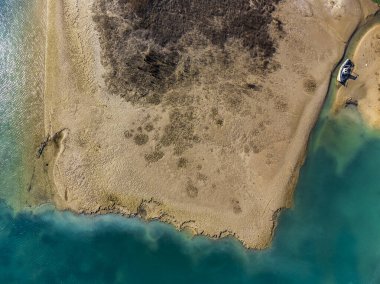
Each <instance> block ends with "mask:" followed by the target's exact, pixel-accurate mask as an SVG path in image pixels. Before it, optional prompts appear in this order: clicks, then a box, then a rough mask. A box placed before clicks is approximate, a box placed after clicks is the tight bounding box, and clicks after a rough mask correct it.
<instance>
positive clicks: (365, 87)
mask: <svg viewBox="0 0 380 284" xmlns="http://www.w3.org/2000/svg"><path fill="white" fill-rule="evenodd" d="M352 60H353V62H354V63H355V70H354V71H355V73H357V74H358V75H359V77H358V78H357V79H356V80H355V81H352V80H351V81H349V82H348V85H347V88H343V87H341V88H340V89H339V90H338V92H337V95H336V100H335V106H334V107H335V111H336V112H338V111H339V109H341V108H342V107H355V106H356V105H357V108H358V110H359V112H360V113H361V115H362V117H363V119H364V121H365V122H366V123H367V124H368V125H369V126H370V127H373V128H380V99H379V95H380V73H379V66H380V24H376V25H374V26H373V27H371V28H370V29H369V30H368V31H367V32H366V33H365V35H364V36H362V37H361V39H360V41H359V42H358V43H357V46H356V49H355V52H354V54H353V57H352Z"/></svg>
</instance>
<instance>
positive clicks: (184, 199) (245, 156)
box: [42, 0, 376, 248]
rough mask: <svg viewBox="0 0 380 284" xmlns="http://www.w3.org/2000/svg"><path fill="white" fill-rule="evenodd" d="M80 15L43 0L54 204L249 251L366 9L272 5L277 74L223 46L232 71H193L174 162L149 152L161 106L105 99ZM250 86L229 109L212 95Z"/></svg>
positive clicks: (83, 9) (271, 219)
mask: <svg viewBox="0 0 380 284" xmlns="http://www.w3.org/2000/svg"><path fill="white" fill-rule="evenodd" d="M91 8H92V3H91V1H81V2H79V1H73V0H61V1H49V2H48V40H47V46H46V54H47V56H46V86H45V112H44V117H45V133H46V136H48V135H49V136H50V137H52V139H51V140H50V142H49V146H48V147H47V149H46V151H45V152H44V154H43V157H42V159H43V160H44V161H48V162H47V163H45V164H48V166H47V168H46V172H47V173H48V176H49V179H50V181H51V183H52V187H53V189H52V194H53V197H52V199H53V201H54V203H55V204H56V206H57V207H58V208H59V209H68V210H72V211H74V212H78V213H88V214H103V213H110V212H114V213H120V214H124V215H128V216H136V215H137V216H140V217H142V218H144V219H159V220H161V221H164V222H168V223H171V224H173V225H174V226H175V227H176V228H178V229H182V230H188V231H190V232H192V233H194V234H203V235H207V236H210V237H215V238H218V237H224V236H228V235H233V236H235V237H237V238H238V239H239V240H240V241H242V243H243V244H244V245H245V246H247V247H250V248H264V247H266V246H268V245H269V244H270V241H271V239H272V236H273V231H274V228H275V224H276V218H277V214H278V212H279V210H280V209H281V208H285V207H290V206H291V204H292V195H293V190H294V186H295V183H296V181H297V178H298V172H299V169H300V166H301V165H302V162H303V159H304V154H305V148H306V144H307V141H308V137H309V134H310V131H311V129H312V127H313V126H314V123H315V121H316V118H317V117H318V114H319V111H320V109H321V106H322V104H323V102H324V98H325V95H326V92H327V87H328V83H329V79H330V73H331V71H332V69H333V68H334V66H335V64H336V62H337V61H338V60H339V59H340V57H341V56H342V53H343V50H344V46H345V43H346V41H347V39H348V38H349V37H350V35H351V34H352V33H353V31H354V30H355V29H356V27H357V26H358V25H359V23H360V22H361V21H363V19H364V18H365V17H366V16H367V15H368V14H370V13H373V12H374V11H375V8H376V6H375V5H374V4H373V3H371V2H370V1H354V0H352V1H335V2H334V3H330V2H325V1H314V2H313V3H309V2H308V1H284V2H283V3H281V4H280V5H279V6H278V8H277V10H276V12H275V16H276V17H277V18H278V19H280V20H281V22H283V24H284V32H283V34H281V35H278V34H276V33H278V31H276V30H273V37H275V38H276V39H277V44H278V47H277V52H276V54H275V56H274V58H273V60H274V61H275V62H278V64H279V66H280V67H279V68H278V69H276V70H275V71H274V72H271V73H269V74H265V75H260V74H258V73H252V72H249V71H248V68H247V66H246V65H245V63H244V62H245V57H244V56H246V55H245V54H244V52H241V53H240V52H239V49H236V50H235V49H234V47H233V46H232V47H231V50H232V51H231V52H233V51H234V50H235V51H236V53H235V54H236V64H235V65H234V66H233V70H234V72H235V73H233V72H231V71H232V70H227V71H228V72H225V73H226V74H223V73H220V74H218V76H216V77H210V78H212V79H215V78H216V79H217V80H216V81H215V82H214V81H213V82H211V80H210V78H208V77H207V76H208V75H207V74H209V73H210V72H211V70H205V71H204V72H205V73H204V79H203V81H202V82H201V84H198V85H194V86H188V87H186V88H185V89H180V90H174V91H181V92H183V93H187V94H189V95H190V97H192V98H198V99H199V100H200V101H201V102H202V103H201V105H200V106H201V107H200V108H199V109H197V110H196V111H195V114H194V115H195V116H196V117H198V120H197V121H196V123H195V126H194V133H195V134H196V135H199V137H201V139H200V142H199V143H196V144H194V145H192V147H190V148H189V149H186V151H185V152H184V153H182V154H181V156H178V155H175V154H173V153H172V151H171V150H172V149H171V148H163V149H157V148H155V145H156V143H155V142H156V141H157V139H158V138H157V137H159V136H160V135H161V133H162V131H163V129H165V127H166V125H167V124H168V122H169V119H170V117H169V113H170V111H171V109H166V108H165V107H164V106H156V107H149V108H144V107H135V106H134V105H133V104H130V103H128V102H126V101H125V100H124V99H123V98H121V97H118V96H115V95H112V94H109V92H108V89H107V87H106V84H105V82H104V79H103V75H104V74H105V73H106V70H105V68H104V67H103V65H102V63H101V60H102V56H101V49H100V45H99V40H98V35H97V33H96V32H95V26H94V22H93V21H92V12H91V11H92V9H91ZM211 74H212V72H211ZM206 75H207V76H206ZM210 76H211V75H210ZM227 79H228V80H229V83H230V84H229V85H228V84H225V81H226V80H227ZM251 83H254V84H256V85H259V86H260V88H261V91H259V92H256V91H255V92H254V91H249V90H248V91H247V90H244V93H247V92H248V93H249V92H251V93H250V96H251V97H250V98H248V99H244V100H243V101H240V103H239V104H238V107H237V108H236V109H231V107H232V108H233V107H235V106H236V104H232V105H231V104H229V103H231V101H229V100H227V101H226V102H224V101H222V102H219V101H215V100H214V99H213V98H216V99H218V97H217V95H218V94H220V93H223V92H225V90H227V91H228V92H231V93H232V94H233V93H234V92H235V89H236V92H237V94H238V95H239V96H240V95H241V94H240V93H238V91H237V90H238V89H237V86H239V85H240V86H247V84H251ZM231 86H232V87H231ZM228 88H230V89H228ZM214 95H215V96H214ZM222 98H223V97H222ZM238 101H239V100H238ZM213 104H217V105H218V106H220V109H219V111H218V112H217V113H215V116H220V117H221V118H220V119H223V123H222V125H221V124H220V123H219V124H218V123H217V122H218V121H219V119H215V117H213V116H211V115H208V114H210V113H212V110H211V108H210V106H212V105H213ZM202 114H204V115H203V116H202ZM153 122H154V127H153V129H151V128H152V127H150V126H149V127H148V125H151V124H152V123H153ZM206 126H207V127H208V129H206ZM149 129H150V130H149ZM132 130H133V132H132ZM206 130H207V131H206ZM56 133H58V134H57V135H55V134H56ZM147 157H148V158H149V157H151V158H152V159H147Z"/></svg>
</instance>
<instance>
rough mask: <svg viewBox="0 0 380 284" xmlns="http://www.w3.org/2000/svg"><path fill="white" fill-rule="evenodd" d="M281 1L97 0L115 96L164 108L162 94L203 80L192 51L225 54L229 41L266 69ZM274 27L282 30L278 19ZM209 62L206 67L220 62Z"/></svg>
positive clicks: (96, 8) (226, 58)
mask: <svg viewBox="0 0 380 284" xmlns="http://www.w3.org/2000/svg"><path fill="white" fill-rule="evenodd" d="M279 1H280V0H267V1H247V0H199V1H194V0H97V1H96V3H95V5H94V10H95V16H94V20H95V22H96V23H97V28H98V31H99V33H100V36H101V45H102V47H103V55H104V58H103V63H104V64H105V65H107V66H108V67H109V68H110V69H109V70H110V72H109V73H108V77H107V84H108V87H109V89H110V91H111V92H112V93H115V94H119V95H121V96H123V97H125V99H126V100H128V101H132V102H137V101H148V102H151V103H154V104H159V103H160V101H161V96H159V95H158V94H162V93H164V92H165V91H166V90H168V89H169V88H170V87H172V86H173V85H175V84H177V83H179V82H183V81H189V80H190V81H191V80H192V79H193V78H194V77H196V76H198V75H199V72H198V70H197V68H196V66H193V65H194V62H193V61H194V58H192V57H191V56H189V55H187V54H186V49H187V48H188V47H189V46H192V47H195V48H197V49H202V48H205V47H207V46H210V45H212V46H215V47H216V48H218V49H220V50H223V51H225V49H224V47H225V44H226V43H227V42H228V41H229V40H238V41H239V42H240V43H241V45H242V46H243V48H245V49H246V50H249V52H250V54H251V56H252V57H254V58H257V57H260V58H263V61H262V67H263V68H267V67H268V63H269V61H268V60H265V59H269V58H270V57H271V56H272V55H273V54H274V53H275V50H276V48H275V43H274V41H273V39H272V38H271V36H270V34H269V28H268V27H269V25H270V24H271V23H272V20H273V19H272V16H271V14H272V12H273V11H274V10H275V5H276V4H277V3H278V2H279ZM275 24H276V26H277V27H278V28H279V29H280V28H281V30H282V24H281V22H280V21H279V20H276V21H275ZM210 59H211V61H210V62H209V63H207V62H204V63H203V64H210V63H212V60H215V58H210ZM221 60H223V61H225V64H229V62H230V60H231V58H229V54H228V53H227V52H226V53H225V56H224V58H222V59H221ZM194 67H195V68H194ZM179 69H181V70H179ZM178 71H181V73H182V75H181V76H178V73H179V72H178Z"/></svg>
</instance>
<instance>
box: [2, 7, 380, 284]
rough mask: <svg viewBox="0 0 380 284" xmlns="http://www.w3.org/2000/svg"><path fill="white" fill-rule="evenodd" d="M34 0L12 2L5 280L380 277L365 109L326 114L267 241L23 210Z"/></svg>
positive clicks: (376, 142) (377, 196)
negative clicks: (28, 35) (18, 201)
mask: <svg viewBox="0 0 380 284" xmlns="http://www.w3.org/2000/svg"><path fill="white" fill-rule="evenodd" d="M25 3H27V2H26V1H23V0H0V59H1V60H0V62H1V63H0V67H1V70H0V102H1V105H0V196H1V198H2V199H3V200H4V201H3V202H0V283H152V282H153V281H154V282H155V283H380V222H379V221H380V139H379V135H378V134H377V133H374V132H371V131H370V130H368V129H366V128H365V126H364V125H363V124H362V122H361V120H360V116H359V115H358V114H357V113H356V111H355V110H346V111H344V112H343V113H341V114H340V115H339V116H338V117H334V118H330V117H329V116H328V115H323V116H321V119H320V121H319V123H318V125H317V127H316V128H315V130H314V132H313V135H312V137H311V142H310V145H309V151H308V155H307V159H306V162H305V164H304V166H303V168H302V170H301V175H300V179H299V182H298V185H297V188H296V193H295V201H294V206H293V208H292V209H289V210H285V211H283V213H282V214H281V217H280V220H279V225H278V227H277V231H276V235H275V239H274V241H273V244H272V247H271V248H269V249H267V250H263V251H252V250H251V251H249V250H245V249H244V248H242V246H241V245H240V244H239V243H238V242H237V241H236V240H232V239H223V240H218V241H212V240H208V239H206V238H203V237H196V238H191V237H189V236H188V235H186V234H184V233H179V232H176V231H175V230H174V229H172V227H170V226H168V225H164V224H160V223H156V222H152V223H144V222H141V221H139V220H136V219H125V218H122V217H119V216H113V215H107V216H98V217H88V216H75V215H73V214H70V213H67V212H63V213H62V212H57V211H55V210H54V208H51V207H48V206H45V207H41V208H39V209H37V210H33V211H28V210H23V211H21V212H20V211H18V213H16V212H15V211H14V209H11V207H10V206H8V205H6V204H8V203H9V200H10V199H12V201H14V196H18V195H17V194H16V195H15V194H11V193H14V192H18V191H20V189H19V188H18V187H20V186H22V183H21V182H20V179H19V178H18V175H19V174H20V173H19V172H20V169H19V168H20V167H21V164H22V163H21V162H20V161H21V160H23V157H22V155H24V152H23V151H22V149H23V147H24V144H22V143H21V144H20V143H16V142H15V141H17V139H15V138H20V137H23V135H25V133H20V132H22V131H24V132H25V131H27V130H20V129H22V127H21V125H22V124H23V123H24V122H23V121H24V116H23V115H22V114H23V111H20V108H23V107H24V106H23V102H24V101H25V98H26V97H27V96H28V94H27V93H25V92H24V91H23V88H21V87H20V85H21V86H22V85H23V84H26V83H27V82H28V80H29V81H30V79H25V74H24V73H25V72H24V71H22V70H23V69H22V67H20V66H18V65H22V60H21V59H22V57H23V56H26V55H22V54H23V53H22V51H21V50H20V49H19V48H20V43H21V44H22V43H23V41H22V38H23V37H24V36H23V35H22V33H20V32H19V30H18V29H20V28H21V27H22V25H23V23H25V22H27V17H28V10H29V9H28V5H27V4H25ZM29 3H31V2H29ZM15 42H16V43H18V44H15ZM20 56H21V59H19V58H20ZM14 62H20V64H16V65H15V64H14ZM17 66H18V67H17ZM20 68H21V69H20ZM20 70H21V71H20ZM20 74H21V75H20ZM22 74H24V75H22ZM32 80H37V79H36V78H35V77H33V78H32ZM25 82H26V83H25ZM326 107H328V106H326ZM10 196H11V197H12V198H10ZM11 203H12V202H11ZM12 204H13V203H12Z"/></svg>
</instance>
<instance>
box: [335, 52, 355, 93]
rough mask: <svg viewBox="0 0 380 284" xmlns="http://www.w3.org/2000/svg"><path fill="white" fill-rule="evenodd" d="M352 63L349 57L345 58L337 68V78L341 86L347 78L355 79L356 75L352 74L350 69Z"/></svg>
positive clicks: (351, 68) (352, 65) (352, 67)
mask: <svg viewBox="0 0 380 284" xmlns="http://www.w3.org/2000/svg"><path fill="white" fill-rule="evenodd" d="M354 66H355V65H354V63H353V62H352V61H351V60H350V59H348V58H347V59H346V60H345V61H344V62H343V63H342V65H341V66H340V68H339V72H338V77H337V80H338V82H339V83H341V84H342V85H343V86H345V85H346V82H347V80H348V79H354V80H355V79H356V76H352V75H351V73H352V70H353V69H354Z"/></svg>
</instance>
